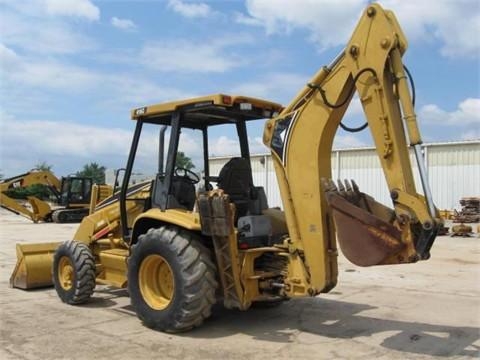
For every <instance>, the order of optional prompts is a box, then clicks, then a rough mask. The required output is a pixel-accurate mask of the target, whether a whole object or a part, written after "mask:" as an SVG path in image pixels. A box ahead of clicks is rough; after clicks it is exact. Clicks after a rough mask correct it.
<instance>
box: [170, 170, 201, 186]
mask: <svg viewBox="0 0 480 360" xmlns="http://www.w3.org/2000/svg"><path fill="white" fill-rule="evenodd" d="M175 176H178V177H184V178H187V179H188V180H189V181H190V182H191V183H192V184H193V185H195V184H198V183H199V182H200V177H199V176H198V175H197V174H195V173H194V172H193V171H191V170H188V169H185V168H181V167H177V168H176V169H175Z"/></svg>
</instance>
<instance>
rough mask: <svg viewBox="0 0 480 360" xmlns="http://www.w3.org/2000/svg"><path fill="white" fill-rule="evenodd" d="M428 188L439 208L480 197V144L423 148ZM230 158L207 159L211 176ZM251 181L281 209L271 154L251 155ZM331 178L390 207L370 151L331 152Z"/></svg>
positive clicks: (454, 206) (381, 178)
mask: <svg viewBox="0 0 480 360" xmlns="http://www.w3.org/2000/svg"><path fill="white" fill-rule="evenodd" d="M423 149H424V154H425V163H426V166H427V170H428V176H429V182H430V188H431V190H432V194H433V198H434V200H435V204H436V205H437V207H439V208H440V209H454V208H459V207H460V204H459V200H460V198H462V197H465V196H480V141H465V142H455V143H442V144H425V145H424V146H423ZM410 159H411V162H412V165H413V172H414V177H415V182H416V185H417V189H418V191H419V192H420V193H423V192H422V188H421V183H420V176H419V174H418V170H417V167H416V164H415V159H414V155H413V153H412V152H411V153H410ZM228 160H229V158H213V159H211V160H210V174H212V175H218V173H219V172H220V169H221V168H222V166H223V165H224V164H225V163H226V162H227V161H228ZM252 171H253V181H254V183H255V185H257V186H263V187H264V188H265V191H266V193H267V197H268V201H269V205H270V206H280V207H281V206H282V200H281V198H280V192H279V190H278V185H277V180H276V176H275V170H274V168H273V164H272V161H271V159H270V155H253V156H252ZM332 178H333V179H354V180H355V182H356V183H357V184H358V185H359V187H360V189H361V190H362V191H363V192H365V193H367V194H370V195H372V196H373V197H374V198H375V199H377V200H378V201H380V202H382V203H384V204H386V205H391V200H390V197H389V193H388V188H387V184H386V182H385V178H384V176H383V171H382V169H381V167H380V161H379V160H378V157H377V155H376V152H375V149H373V148H362V149H341V150H335V151H333V152H332Z"/></svg>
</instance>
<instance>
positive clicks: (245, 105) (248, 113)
mask: <svg viewBox="0 0 480 360" xmlns="http://www.w3.org/2000/svg"><path fill="white" fill-rule="evenodd" d="M282 109H283V106H282V105H280V104H277V103H274V102H271V101H266V100H262V99H257V98H253V97H248V96H237V95H225V94H215V95H208V96H202V97H197V98H191V99H185V100H180V101H172V102H166V103H162V104H155V105H150V106H144V107H140V108H136V109H133V110H132V112H131V118H132V120H141V121H144V122H148V123H154V124H161V125H169V124H170V123H171V118H172V115H173V113H175V112H176V111H180V112H181V113H182V115H183V117H182V126H183V127H190V128H198V129H201V128H205V127H207V126H212V125H220V124H231V123H236V122H241V121H249V120H257V119H266V118H271V117H273V116H275V115H277V114H278V113H280V112H281V111H282Z"/></svg>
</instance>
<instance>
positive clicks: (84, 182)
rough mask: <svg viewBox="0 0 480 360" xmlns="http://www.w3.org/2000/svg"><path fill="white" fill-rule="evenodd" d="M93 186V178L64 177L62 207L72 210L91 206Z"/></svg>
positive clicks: (61, 197)
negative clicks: (86, 205)
mask: <svg viewBox="0 0 480 360" xmlns="http://www.w3.org/2000/svg"><path fill="white" fill-rule="evenodd" d="M92 185H93V180H92V178H87V177H77V176H68V177H63V178H62V185H61V189H62V190H61V196H60V205H62V206H65V207H66V208H70V207H76V206H83V205H85V204H89V203H90V196H91V192H92Z"/></svg>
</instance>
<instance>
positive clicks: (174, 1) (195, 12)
mask: <svg viewBox="0 0 480 360" xmlns="http://www.w3.org/2000/svg"><path fill="white" fill-rule="evenodd" d="M168 7H169V8H170V9H172V10H173V11H174V12H176V13H178V14H180V15H182V16H184V17H186V18H190V19H191V18H202V17H203V18H204V17H208V16H209V15H211V14H212V9H211V8H210V6H208V5H207V4H205V3H202V2H200V3H194V4H192V3H188V2H185V1H181V0H169V1H168Z"/></svg>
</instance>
